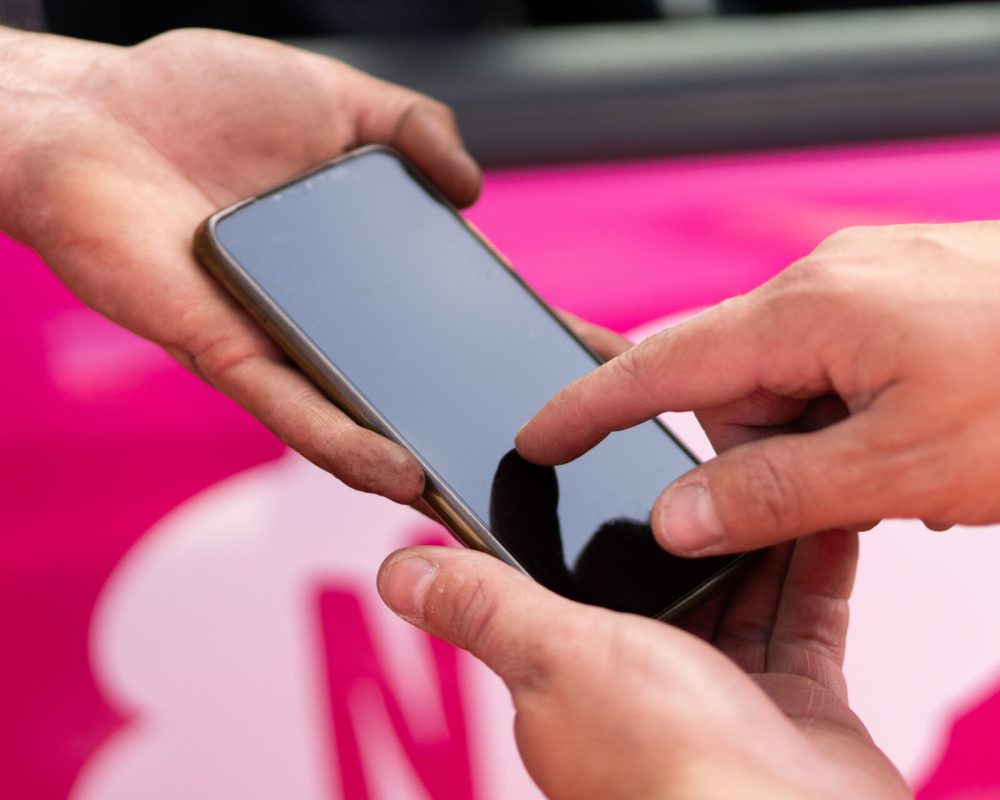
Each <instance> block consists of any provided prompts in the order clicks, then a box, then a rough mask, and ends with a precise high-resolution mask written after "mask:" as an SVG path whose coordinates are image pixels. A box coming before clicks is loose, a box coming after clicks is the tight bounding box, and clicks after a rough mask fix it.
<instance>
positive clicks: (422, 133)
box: [355, 75, 482, 208]
mask: <svg viewBox="0 0 1000 800" xmlns="http://www.w3.org/2000/svg"><path fill="white" fill-rule="evenodd" d="M361 85H362V87H363V89H364V91H362V92H360V93H359V94H358V95H357V96H356V98H355V102H356V104H357V106H356V107H357V117H356V118H357V120H358V127H357V136H358V143H359V144H369V143H379V144H388V145H390V146H392V147H395V148H396V149H397V150H399V151H400V152H401V153H403V154H404V155H405V156H407V157H408V158H409V159H410V160H411V161H412V162H413V163H414V164H416V165H417V167H419V168H420V169H421V170H422V171H423V172H424V173H425V174H426V175H427V177H428V178H430V179H431V181H433V182H434V184H435V185H436V186H437V187H438V188H440V189H441V191H442V192H443V193H444V195H445V196H446V197H447V198H448V199H449V200H451V201H452V202H453V203H454V204H455V205H457V206H459V207H460V208H462V207H465V206H468V205H471V204H472V203H473V202H474V201H475V199H476V198H477V197H478V196H479V191H480V189H481V188H482V172H481V171H480V169H479V165H478V164H476V162H475V160H474V159H473V158H472V156H470V155H469V153H468V152H467V151H466V149H465V145H464V143H463V142H462V137H461V134H460V133H459V130H458V125H457V123H456V121H455V115H454V113H453V112H452V110H451V109H450V108H449V107H448V106H446V105H444V104H443V103H440V102H438V101H437V100H434V99H432V98H430V97H427V96H425V95H422V94H419V93H417V92H413V91H411V90H409V89H404V88H402V87H400V86H395V85H393V84H390V83H385V82H384V81H380V80H377V79H375V78H371V77H369V76H367V75H366V76H363V79H362V81H361ZM372 98H379V99H378V100H377V101H375V102H373V100H372Z"/></svg>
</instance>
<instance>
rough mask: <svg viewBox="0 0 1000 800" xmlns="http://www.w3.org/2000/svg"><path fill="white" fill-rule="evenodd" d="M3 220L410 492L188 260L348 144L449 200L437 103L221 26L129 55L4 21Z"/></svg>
mask: <svg viewBox="0 0 1000 800" xmlns="http://www.w3.org/2000/svg"><path fill="white" fill-rule="evenodd" d="M0 76H2V77H0V108H2V109H3V111H2V113H0V151H2V152H3V153H4V158H3V159H2V163H0V230H3V231H4V232H6V233H8V234H10V235H11V236H13V237H15V238H17V239H20V240H21V241H22V242H24V243H26V244H27V245H29V246H30V247H32V248H34V249H35V250H36V251H37V252H38V253H39V254H40V255H41V257H42V258H43V259H44V260H45V261H46V263H48V265H49V266H50V267H51V268H52V269H53V271H54V272H55V273H56V274H57V275H58V276H59V278H60V279H61V280H62V281H63V282H64V283H65V284H66V285H67V286H68V287H69V288H70V290H71V291H73V292H74V294H76V295H77V296H78V297H80V298H81V299H82V300H83V301H84V302H85V303H87V304H88V305H90V306H91V307H92V308H94V309H96V310H97V311H99V312H100V313H102V314H104V315H105V316H107V317H109V318H111V319H112V320H114V321H115V322H117V323H119V324H121V325H124V326H125V327H126V328H129V329H130V330H132V331H134V332H136V333H138V334H139V335H141V336H144V337H146V338H147V339H151V340H152V341H154V342H156V343H158V344H160V345H161V346H162V347H163V348H164V349H165V350H167V352H169V353H170V354H171V355H173V356H174V357H175V358H176V359H177V360H178V361H180V362H181V363H182V364H184V365H185V366H186V367H187V368H188V369H190V370H191V371H192V372H194V373H195V374H197V375H199V376H201V377H202V378H204V379H205V380H206V381H207V382H209V383H210V384H212V385H213V386H215V387H216V388H218V389H219V390H221V391H223V392H225V393H226V394H227V395H229V396H231V397H232V398H233V399H235V400H236V401H237V402H238V403H240V404H241V405H242V406H243V407H244V408H246V409H247V410H248V411H250V413H252V414H253V415H254V416H256V417H257V418H259V419H260V420H261V421H262V422H264V424H266V425H267V426H268V427H270V428H271V429H272V430H273V431H274V432H275V433H276V434H278V436H280V437H281V438H282V439H283V440H284V441H285V442H286V443H287V444H288V445H290V446H291V447H293V448H295V449H296V450H298V451H299V452H301V453H302V454H303V455H305V456H306V457H308V458H309V459H310V460H312V461H314V462H315V463H316V464H318V465H319V466H321V467H323V468H324V469H327V470H328V471H330V472H332V473H333V474H334V475H336V476H337V477H339V478H340V479H341V480H343V481H344V482H345V483H347V484H349V485H350V486H352V487H355V488H357V489H362V490H365V491H372V492H378V493H380V494H383V495H386V496H387V497H390V498H392V499H394V500H397V501H400V502H413V501H415V500H416V499H417V498H418V497H419V496H420V494H421V492H422V490H423V472H422V470H421V469H420V467H419V465H418V464H417V462H416V461H415V459H413V458H412V457H411V456H409V455H408V454H407V453H406V452H405V451H404V450H403V449H402V448H401V447H399V446H397V445H396V444H394V443H392V442H390V441H388V440H387V439H384V438H383V437H381V436H378V435H376V434H375V433H372V432H370V431H367V430H364V429H362V428H359V427H358V426H356V425H354V423H352V422H351V421H350V420H349V419H348V418H347V416H346V415H345V414H343V413H342V412H341V411H340V410H339V409H337V408H336V407H335V406H334V405H332V404H331V403H330V402H329V401H328V400H326V399H325V398H324V397H323V396H322V395H321V394H320V393H319V392H318V391H317V390H316V389H315V388H314V387H313V385H312V384H311V383H310V382H309V381H308V380H307V379H306V378H305V377H304V376H303V375H302V374H301V373H299V372H298V371H297V370H295V369H294V368H293V367H292V366H290V365H289V364H288V363H287V360H286V359H285V358H284V356H283V355H282V353H281V352H280V351H279V350H278V349H277V347H276V346H275V345H274V344H273V343H272V342H271V340H270V339H269V338H268V337H267V336H266V335H265V334H264V333H263V332H262V331H261V330H260V328H258V326H257V325H255V324H254V322H253V321H252V320H251V319H250V318H249V317H248V316H247V315H246V314H245V313H244V312H243V311H242V310H241V309H240V308H239V307H238V306H237V305H236V304H235V303H234V302H233V301H232V300H231V299H230V298H229V296H228V295H227V294H226V292H225V291H223V290H222V289H221V288H220V287H219V286H218V285H217V284H216V283H215V282H214V281H213V280H212V279H211V278H210V277H209V276H208V275H207V274H206V273H205V272H204V271H203V270H202V269H201V268H200V267H199V265H198V264H197V263H196V261H195V260H194V258H193V256H192V253H191V238H192V235H193V232H194V230H195V228H196V226H197V225H198V223H199V222H200V221H201V220H202V219H204V218H205V217H207V216H208V215H209V214H210V213H212V212H213V211H215V210H216V209H217V208H219V207H220V206H224V205H228V204H230V203H233V202H235V201H237V200H240V199H243V198H245V197H248V196H250V195H253V194H255V193H257V192H259V191H261V190H264V189H266V188H268V187H270V186H272V185H274V184H276V183H279V182H281V181H283V180H286V179H288V178H291V177H293V176H294V175H296V174H297V173H299V172H302V171H304V170H305V169H307V168H309V167H311V166H314V165H316V164H318V163H320V162H322V161H324V160H327V159H329V158H332V157H334V156H336V155H337V154H339V153H341V152H343V151H345V150H348V149H351V148H353V147H356V146H359V145H362V144H365V143H370V142H382V143H388V144H391V145H393V146H394V147H396V148H398V149H399V150H401V151H402V152H403V153H405V154H406V155H407V156H409V157H410V158H411V159H412V160H413V161H414V162H415V163H416V164H417V165H418V166H419V167H421V168H422V169H423V170H424V171H425V172H426V173H427V174H428V175H429V176H430V178H431V179H432V180H434V181H435V183H437V184H438V185H439V186H440V187H441V189H442V190H443V191H444V193H445V194H446V195H447V196H448V197H449V198H450V199H451V200H453V201H454V202H455V203H457V204H459V205H465V204H468V203H470V202H472V200H474V199H475V197H476V194H477V193H478V191H479V182H480V175H479V171H478V168H477V167H476V165H475V163H474V162H473V161H472V159H471V158H470V157H469V156H468V154H467V153H466V152H465V151H464V149H463V147H462V143H461V140H460V138H459V135H458V132H457V129H456V127H455V124H454V120H453V118H452V115H451V113H450V111H449V110H448V109H447V108H446V107H444V106H442V105H441V104H440V103H437V102H436V101H433V100H431V99H429V98H427V97H423V96H421V95H418V94H416V93H414V92H411V91H409V90H406V89H403V88H400V87H397V86H393V85H390V84H387V83H383V82H381V81H378V80H376V79H374V78H372V77H370V76H367V75H364V74H363V73H360V72H358V71H356V70H354V69H352V68H350V67H348V66H346V65H344V64H341V63H338V62H336V61H333V60H330V59H327V58H323V57H320V56H317V55H313V54H309V53H306V52H303V51H299V50H295V49H292V48H289V47H285V46H282V45H279V44H276V43H273V42H267V41H264V40H259V39H253V38H249V37H244V36H237V35H234V34H228V33H223V32H219V31H203V30H185V31H173V32H170V33H167V34H164V35H162V36H157V37H156V38H154V39H151V40H149V41H148V42H144V43H143V44H140V45H137V46H135V47H131V48H118V47H111V46H107V45H98V44H93V43H87V42H81V41H74V40H72V39H64V38H61V37H55V36H46V35H40V34H27V33H21V32H17V31H12V30H9V29H2V28H0Z"/></svg>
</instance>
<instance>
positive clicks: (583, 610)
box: [378, 547, 607, 689]
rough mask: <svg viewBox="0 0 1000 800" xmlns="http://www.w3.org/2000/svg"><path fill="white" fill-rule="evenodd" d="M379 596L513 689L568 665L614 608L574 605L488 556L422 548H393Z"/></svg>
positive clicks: (380, 579) (381, 574)
mask: <svg viewBox="0 0 1000 800" xmlns="http://www.w3.org/2000/svg"><path fill="white" fill-rule="evenodd" d="M378 590H379V594H380V595H381V596H382V599H383V600H384V601H385V603H386V604H387V605H388V606H389V607H390V608H391V609H392V610H393V611H394V612H395V613H396V614H398V615H399V616H401V617H402V618H404V619H405V620H407V621H408V622H411V623H413V624H415V625H417V626H419V627H420V628H423V629H424V630H426V631H427V632H428V633H431V634H433V635H435V636H439V637H441V638H442V639H446V640H447V641H449V642H451V643H452V644H454V645H456V646H458V647H461V648H462V649H464V650H468V651H469V652H470V653H472V655H474V656H475V657H476V658H478V659H480V660H481V661H482V662H483V663H485V664H486V666H488V667H489V668H490V669H492V670H493V671H494V672H496V673H497V674H498V675H499V676H500V677H501V678H502V679H503V680H504V681H505V682H506V683H507V684H508V686H510V687H511V688H512V689H514V688H516V687H518V686H525V687H529V686H532V685H538V684H539V683H541V682H544V681H546V680H547V679H548V678H550V677H551V676H552V671H553V670H554V669H558V665H560V664H564V663H565V661H566V658H567V657H568V654H569V653H570V652H571V651H572V650H573V649H574V647H573V645H574V642H576V641H582V638H583V637H584V635H585V631H586V629H587V627H588V626H589V627H590V631H591V634H593V633H594V628H593V623H594V621H595V620H596V619H598V618H599V617H600V616H602V615H606V614H607V612H602V611H600V610H598V609H595V608H591V607H588V606H583V605H580V604H578V603H572V602H570V601H569V600H566V599H564V598H561V597H559V596H558V595H555V594H553V593H552V592H549V591H547V590H546V589H544V588H543V587H542V586H541V585H540V584H538V583H535V582H534V581H532V580H531V579H530V578H528V577H527V576H525V575H523V574H522V573H520V572H518V571H516V570H514V569H512V568H511V567H508V566H507V565H505V564H503V563H502V562H501V561H499V560H498V559H496V558H494V557H492V556H488V555H486V554H484V553H476V552H472V551H462V550H455V549H452V548H442V547H415V548H410V549H407V550H400V551H398V552H396V553H393V554H392V555H391V556H389V558H387V559H386V561H385V563H383V565H382V568H381V569H380V570H379V576H378Z"/></svg>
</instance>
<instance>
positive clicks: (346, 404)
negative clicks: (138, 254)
mask: <svg viewBox="0 0 1000 800" xmlns="http://www.w3.org/2000/svg"><path fill="white" fill-rule="evenodd" d="M373 152H379V153H384V154H386V155H389V156H391V157H393V158H395V159H396V160H397V161H399V163H400V164H401V165H402V166H403V167H404V169H405V170H406V172H407V174H408V175H409V176H410V177H411V178H412V179H413V180H415V181H416V182H417V183H418V184H420V186H421V187H422V188H423V189H424V190H425V191H426V192H427V193H428V194H429V195H430V196H431V197H433V198H434V199H435V200H437V201H438V202H439V203H441V205H442V206H443V207H444V208H446V209H447V210H448V211H449V212H450V213H452V214H453V215H454V216H455V217H456V218H457V219H458V220H459V221H460V223H461V224H462V226H463V227H464V228H465V230H466V231H467V232H468V233H469V234H470V235H471V236H473V237H475V238H476V240H477V241H478V242H479V243H480V244H481V245H482V246H483V247H484V248H486V250H487V251H488V252H489V253H490V254H491V255H492V256H493V257H494V258H495V259H496V261H497V262H498V264H499V266H500V267H501V268H503V269H505V270H507V272H508V273H509V274H510V275H511V276H512V277H513V278H514V279H515V280H516V281H517V282H518V284H519V285H520V286H521V287H522V289H524V291H525V292H526V293H527V294H528V296H529V297H531V298H532V299H534V301H535V302H536V303H538V305H539V306H540V307H541V308H542V310H543V311H545V312H546V313H547V314H549V315H550V316H551V317H552V318H553V319H554V320H555V321H556V323H557V324H558V325H559V326H560V327H561V328H562V329H563V330H564V331H565V332H566V334H567V335H568V336H569V337H570V338H571V339H572V340H573V341H575V342H576V343H577V344H578V345H579V346H580V347H582V348H583V349H584V351H586V352H587V353H589V354H590V356H591V357H592V358H593V359H594V364H595V366H598V365H600V364H601V363H603V359H602V358H601V357H600V356H599V355H598V354H597V353H595V352H594V351H593V350H592V349H591V348H590V347H589V346H588V345H587V343H586V342H584V341H583V340H582V339H580V338H579V337H578V336H577V335H576V334H575V333H573V331H572V330H571V329H570V328H569V326H567V325H566V324H565V322H563V320H562V319H560V318H559V316H558V315H557V314H556V313H555V312H554V311H553V310H552V308H551V307H549V305H548V304H547V303H545V301H544V300H542V298H541V297H539V296H538V295H537V294H536V293H535V291H534V290H533V289H532V288H531V287H530V286H529V285H528V284H527V283H525V281H524V280H523V279H522V278H521V276H520V275H518V274H517V272H516V271H515V270H514V269H513V268H512V267H511V265H510V263H509V262H508V261H507V259H506V258H505V257H504V256H503V254H501V253H500V252H499V251H498V250H497V249H496V248H495V247H494V246H493V245H492V243H490V242H489V241H488V240H487V239H486V238H485V237H484V236H483V235H482V234H481V233H480V232H479V230H478V229H477V228H476V227H475V226H474V225H472V224H470V223H469V222H468V221H467V220H465V218H464V217H462V215H461V214H460V213H459V212H458V210H457V209H456V208H455V207H454V206H453V205H452V204H451V203H450V202H449V201H448V199H447V198H446V197H445V196H444V195H443V194H442V193H441V192H440V190H439V189H438V188H437V187H436V186H434V184H433V183H431V181H430V180H429V179H428V178H427V177H426V176H424V175H423V173H422V172H421V171H420V170H419V169H418V168H417V167H415V166H414V165H413V164H412V163H411V162H410V161H409V160H408V159H407V158H406V157H405V156H403V155H402V154H401V153H399V152H398V151H396V150H394V149H393V148H391V147H388V146H386V145H378V144H374V145H366V146H364V147H360V148H357V149H355V150H352V151H350V152H348V153H345V154H343V155H341V156H339V157H337V158H334V159H331V160H329V161H326V162H324V163H322V164H320V165H318V166H317V167H315V168H313V169H310V170H308V171H307V172H304V173H302V174H300V175H298V176H296V177H294V178H292V179H291V180H289V181H286V182H284V183H282V184H280V185H279V186H275V187H274V188H271V189H268V190H266V191H264V192H261V193H260V194H257V195H255V196H253V197H250V198H247V199H246V200H241V201H240V202H238V203H234V204H233V205H230V206H227V207H226V208H223V209H220V210H219V211H216V212H215V213H214V214H212V215H211V216H210V217H208V218H207V219H206V220H205V221H204V222H202V223H201V225H200V226H199V227H198V229H197V231H196V233H195V237H194V252H195V256H196V258H197V259H198V260H199V261H200V262H201V263H202V264H203V265H204V266H205V267H206V269H208V271H209V272H210V273H211V274H212V275H213V276H214V277H215V278H216V279H217V280H218V281H219V282H220V283H221V284H222V285H223V286H224V287H225V288H226V289H228V290H229V292H230V293H231V294H232V295H233V296H234V297H235V298H236V299H237V300H238V301H239V302H240V304H241V305H242V306H243V307H244V308H245V309H246V310H247V311H248V312H249V313H250V315H251V316H252V317H253V318H254V320H255V321H256V322H257V323H258V324H260V325H261V326H262V327H263V328H264V329H265V330H266V331H267V332H268V333H269V334H270V335H271V337H272V338H273V339H275V340H276V341H277V343H278V344H279V346H281V348H282V349H283V350H284V351H285V353H286V354H287V355H288V356H289V357H290V358H291V359H292V360H293V361H294V362H295V364H296V366H298V367H299V368H300V369H301V370H302V371H303V372H304V373H305V374H306V376H307V377H309V378H310V380H312V381H313V383H315V384H316V385H317V386H318V387H319V388H320V390H321V391H323V393H324V394H325V395H326V396H327V397H328V398H329V399H330V400H331V401H332V402H333V403H334V404H335V405H337V406H338V407H339V408H340V409H341V410H343V411H344V412H345V413H346V414H347V415H348V416H349V417H351V419H352V420H353V421H354V422H356V423H357V424H359V425H361V426H363V427H365V428H368V429H369V430H372V431H374V432H375V433H378V434H380V435H382V436H385V437H386V438H388V439H390V440H392V441H394V442H396V443H397V444H400V445H401V446H403V447H405V448H406V449H407V451H409V452H410V453H411V454H412V455H413V456H414V457H415V458H416V459H417V461H418V462H419V463H420V466H421V467H422V469H423V470H424V474H425V476H426V480H425V489H424V499H425V500H426V502H427V505H428V506H429V507H430V508H431V509H432V510H433V511H434V513H435V514H436V515H437V516H438V517H439V519H440V520H441V522H442V523H443V524H444V525H445V526H446V527H447V528H449V529H450V530H451V532H452V533H453V535H454V536H455V537H456V538H457V539H458V540H459V541H460V542H462V544H464V545H466V546H467V547H470V548H472V549H475V550H480V551H482V552H486V553H490V554H491V555H494V556H496V557H498V558H500V559H501V560H502V561H504V562H505V563H507V564H509V565H510V566H512V567H514V568H515V569H517V570H519V571H520V572H522V573H524V574H525V575H528V576H529V577H531V576H530V573H528V571H527V570H526V569H524V567H523V566H521V564H520V563H519V562H518V561H517V559H516V558H514V556H513V555H512V554H511V553H510V551H508V550H507V548H506V547H504V545H503V544H502V543H501V542H500V541H499V540H498V539H496V538H495V537H494V536H493V534H492V533H491V532H490V530H489V527H488V526H487V525H486V523H485V522H484V521H483V520H481V519H480V518H479V516H478V515H477V514H476V513H475V512H474V511H472V509H471V508H470V507H469V506H468V505H467V504H466V503H465V501H464V500H463V499H462V498H461V497H460V496H459V495H458V494H457V493H456V492H454V491H453V490H452V489H451V487H450V486H449V485H448V484H447V482H446V481H445V480H444V479H443V478H442V477H441V476H440V475H439V474H438V473H437V471H436V470H435V469H434V467H433V465H431V464H429V463H428V462H427V461H426V460H425V459H424V458H423V457H422V456H421V455H420V453H419V452H417V451H416V450H415V448H413V447H411V446H410V445H409V443H408V442H407V441H406V438H405V437H404V436H403V435H402V434H401V433H400V432H399V431H398V430H396V429H395V427H394V426H393V425H392V423H391V422H390V421H389V420H388V419H386V418H385V417H384V416H383V415H382V414H381V413H380V412H379V410H378V409H377V408H375V406H374V405H372V404H371V403H370V402H369V401H368V399H367V398H366V397H365V396H364V395H363V394H362V393H361V392H360V391H359V390H358V389H357V388H356V387H355V386H354V385H353V384H352V383H351V381H350V380H348V379H347V377H346V376H345V375H344V374H343V373H342V372H341V371H340V370H339V369H338V368H337V366H336V365H335V364H334V363H333V362H332V361H330V359H329V358H327V357H326V355H325V354H324V353H323V352H322V351H321V350H320V349H319V348H318V347H316V346H315V345H314V344H313V343H312V342H311V341H310V340H309V338H308V337H307V336H306V335H305V333H304V332H303V331H302V330H301V329H300V328H299V326H298V325H296V324H295V322H294V321H293V320H292V319H291V318H290V317H289V316H288V315H287V314H286V313H285V312H284V310H283V309H282V308H281V307H280V306H279V305H278V304H277V303H276V302H275V301H274V300H273V299H272V298H271V297H270V296H269V295H268V294H267V292H265V291H264V290H263V289H262V288H261V287H260V285H259V284H258V283H257V282H256V281H255V280H254V279H253V278H252V277H251V276H250V275H249V274H248V273H247V272H246V270H244V269H243V267H242V266H241V265H240V263H239V262H238V261H237V260H236V259H235V258H233V257H232V256H231V255H230V254H229V252H228V251H227V250H226V248H225V247H224V245H223V244H222V243H221V241H219V239H218V236H217V235H216V227H217V225H218V223H219V222H220V221H221V220H223V219H225V218H226V217H228V216H230V215H232V214H234V213H236V212H238V211H239V210H240V209H241V208H244V207H246V206H248V205H250V204H252V203H256V202H258V201H260V200H263V199H265V198H268V197H270V196H272V195H274V194H279V193H282V192H286V191H288V190H289V189H290V188H292V187H294V186H296V185H297V184H301V183H303V182H304V181H307V180H308V179H309V178H310V177H311V176H313V175H316V174H318V173H320V172H324V171H326V170H328V169H331V168H333V167H336V166H339V165H342V164H344V163H346V162H349V161H352V160H354V159H357V158H361V157H364V156H365V155H368V154H370V153H373ZM653 421H654V422H655V423H656V425H657V426H658V427H659V428H660V429H661V430H662V431H663V433H664V434H665V435H666V436H667V437H669V439H670V440H671V441H673V442H674V444H676V445H677V446H678V447H679V448H680V449H681V450H682V451H683V452H684V453H685V454H687V455H688V457H690V458H691V460H692V461H694V462H695V463H698V459H697V457H695V455H694V454H693V453H691V451H690V450H689V449H688V448H687V447H686V446H685V445H684V443H683V442H681V441H680V440H679V439H678V438H677V437H676V436H675V435H674V434H673V432H671V431H670V429H669V428H667V427H666V426H665V425H663V423H662V422H660V420H658V419H657V420H653ZM744 562H745V555H738V556H734V557H733V558H732V560H731V561H729V562H728V563H727V564H726V565H724V566H723V567H721V568H720V569H719V571H718V572H717V573H715V574H714V575H712V576H711V577H710V578H708V579H707V580H705V581H703V582H702V583H701V584H699V585H698V586H696V587H695V588H694V589H692V590H691V591H690V592H688V593H687V594H685V595H682V596H681V597H680V598H678V599H677V600H675V601H674V602H673V603H671V604H670V605H668V606H667V607H666V608H665V609H663V610H662V611H661V612H660V613H658V614H656V615H654V616H655V618H657V619H662V620H670V619H673V618H674V617H676V616H677V615H679V614H681V613H683V612H684V611H685V610H687V609H688V608H690V607H692V606H694V605H696V604H697V603H698V602H700V600H701V599H702V598H703V597H705V596H707V595H709V594H711V593H714V592H715V591H716V590H717V589H719V588H721V586H722V585H723V584H725V583H727V582H728V581H730V580H732V579H733V578H734V577H735V576H736V574H737V573H738V571H739V570H740V568H741V567H742V565H743V564H744Z"/></svg>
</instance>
